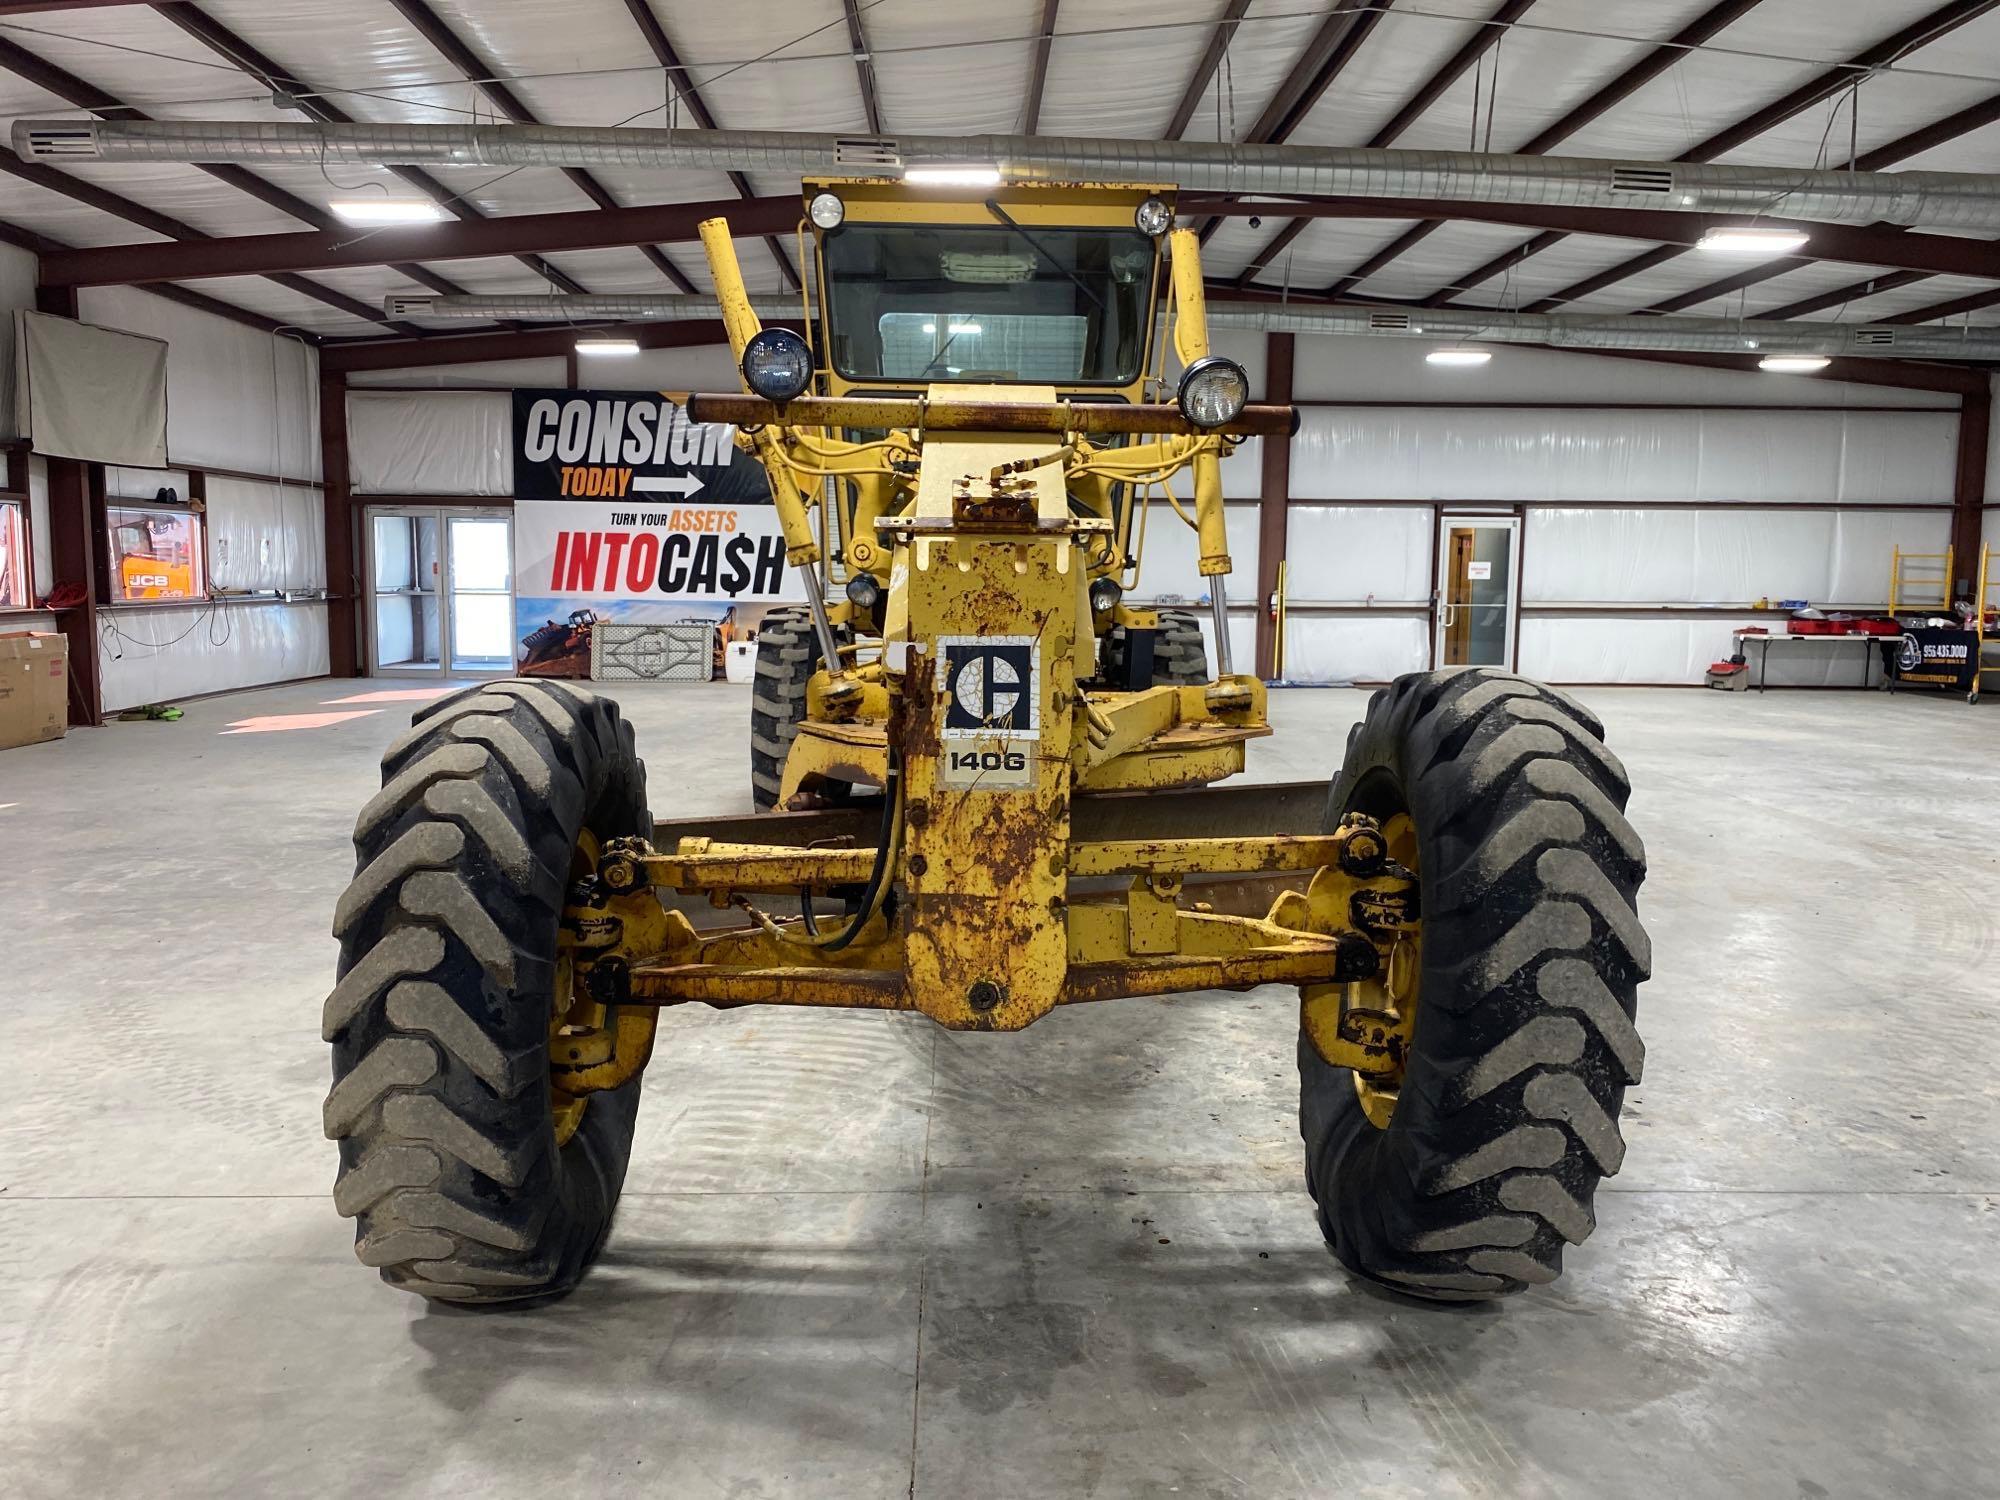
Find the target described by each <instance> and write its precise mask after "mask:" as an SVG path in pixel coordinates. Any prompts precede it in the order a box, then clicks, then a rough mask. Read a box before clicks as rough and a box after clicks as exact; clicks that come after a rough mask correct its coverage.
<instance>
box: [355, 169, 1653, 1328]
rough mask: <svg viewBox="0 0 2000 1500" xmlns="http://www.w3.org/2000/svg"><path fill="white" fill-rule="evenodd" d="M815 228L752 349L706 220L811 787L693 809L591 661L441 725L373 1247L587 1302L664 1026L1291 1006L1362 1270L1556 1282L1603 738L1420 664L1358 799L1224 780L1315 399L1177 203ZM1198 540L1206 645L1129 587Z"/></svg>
mask: <svg viewBox="0 0 2000 1500" xmlns="http://www.w3.org/2000/svg"><path fill="white" fill-rule="evenodd" d="M804 208H805V216H804V220H803V222H802V226H801V233H802V236H803V235H806V234H809V235H810V237H811V246H810V248H811V251H812V254H811V255H810V256H809V260H810V261H811V262H812V264H813V266H814V267H815V268H816V269H815V274H814V275H813V277H812V278H811V279H812V281H813V284H814V286H813V290H814V294H815V298H816V300H815V301H814V302H813V303H811V304H808V305H806V306H804V307H802V309H801V311H802V318H801V322H802V324H803V326H804V327H806V328H807V329H808V330H809V332H808V333H807V334H803V335H802V334H801V333H799V332H796V331H794V330H791V329H785V328H778V327H772V328H765V327H762V326H761V325H760V323H759V320H758V318H757V316H756V314H755V313H754V312H753V311H752V307H751V303H750V299H749V297H748V296H747V294H746V292H745V290H744V285H743V279H742V276H741V273H740V271H739V269H738V266H737V261H736V256H735V252H734V249H733V246H732V244H731V241H730V236H729V233H728V229H727V226H726V224H724V223H723V221H721V220H714V221H710V222H709V223H707V224H705V225H703V227H702V239H703V243H704V247H705V249H706V251H707V255H708V261H709V268H710V271H711V273H712V276H713V279H714V282H715V286H716V291H717V296H718V300H719V302H720V305H721V311H722V316H723V321H724V324H725V326H726V328H727V331H728V337H729V340H730V343H731V346H732V348H733V350H734V352H735V355H736V357H737V360H738V363H739V367H740V369H741V370H742V372H743V376H744V384H745V388H746V389H745V392H744V393H743V394H735V395H728V394H716V395H696V396H693V397H691V398H690V400H689V408H690V415H691V416H692V417H693V419H694V420H696V421H701V422H723V423H729V424H733V425H734V426H735V428H736V429H737V439H736V440H737V442H738V443H739V445H740V446H742V447H743V448H744V449H745V450H746V451H747V452H749V453H751V454H754V455H755V457H756V458H757V459H758V460H759V461H760V462H761V463H762V465H763V467H764V470H765V472H766V474H767V475H768V477H769V480H770V488H771V497H772V503H773V504H774V505H775V506H776V508H777V513H778V517H779V520H780V522H781V524H782V527H783V531H784V537H785V542H786V547H787V555H788V561H789V563H790V566H791V568H792V569H793V570H794V572H795V576H796V577H797V578H798V579H799V580H800V582H801V583H802V585H803V588H804V593H805V596H806V597H805V607H804V609H803V611H801V612H799V613H797V614H795V615H791V616H780V617H779V618H778V619H777V620H776V621H775V622H767V625H766V627H765V629H764V630H763V632H762V633H761V634H760V639H759V644H760V647H761V648H765V649H761V650H760V653H759V663H758V688H757V697H756V706H755V710H754V713H753V724H752V749H753V764H752V770H753V776H754V777H755V778H756V780H757V787H758V790H759V793H760V796H759V799H758V800H759V801H760V802H765V803H769V804H774V805H775V807H776V810H775V811H771V812H766V813H761V814H752V815H747V816H739V817H717V818H695V819H682V818H676V817H674V816H673V814H674V809H673V808H672V807H671V806H668V807H665V808H655V809H653V811H654V812H660V813H664V814H666V817H665V818H664V819H663V820H662V821H659V822H657V823H656V822H655V821H653V818H652V815H651V813H650V812H649V810H648V807H647V803H646V800H645V784H644V772H643V767H642V766H641V764H640V762H639V760H638V758H637V756H636V754H635V753H634V747H633V741H632V735H631V730H630V728H629V727H628V726H627V725H625V724H624V723H623V722H622V720H621V718H620V716H619V713H618V710H617V708H616V706H615V705H614V704H612V703H611V702H609V701H608V700H605V699H601V698H597V697H595V696H593V695H590V694H588V693H587V692H585V691H583V690H582V689H580V688H573V687H571V686H569V685H568V684H562V683H556V682H546V681H543V682H503V683H495V684H491V685H488V686H483V687H478V688H473V689H469V690H467V691H466V692H465V693H462V694H459V695H457V696H455V697H452V698H447V699H445V700H442V701H441V702H439V703H438V704H435V705H433V706H431V707H429V708H426V709H425V710H423V711H421V712H420V713H419V714H418V715H417V718H416V721H415V724H414V727H413V728H412V730H411V732H410V733H409V734H408V735H406V736H405V737H404V738H403V739H402V740H401V741H399V742H398V743H397V744H396V745H395V746H392V747H391V749H390V751H389V753H388V755H387V756H386V757H385V759H384V762H383V789H382V791H381V793H380V794H379V795H378V796H377V797H376V798H375V799H374V801H372V802H371V803H370V804H369V805H368V807H367V808H365V809H364V810H363V812H362V814H361V817H360V820H359V823H358V825H357V828H356V834H355V838H356V845H357V849H358V851H359V856H360V858H359V865H358V872H357V875H356V878H355V881H354V883H353V885H352V886H351V887H350V888H349V890H348V892H347V894H346V896H345V897H344V898H343V900H342V902H341V904H340V908H339V911H338V913H337V916H336V922H335V930H336V935H337V936H338V937H339V938H340V939H341V943H342V959H341V970H340V975H341V977H340V979H339V982H338V984H337V985H336V987H335V989H334V991H333V993H332V995H331V996H330V997H329V999H328V1001H327V1006H326V1014H325V1033H326V1036H327V1039H328V1040H329V1041H330V1042H331V1043H332V1044H333V1051H334V1064H335V1068H334V1071H335V1080H336V1081H335V1084H334V1088H333V1091H332V1093H331V1094H330V1096H329V1098H328V1100H327V1107H326V1128H327V1132H328V1134H329V1135H330V1136H332V1137H334V1138H335V1139H337V1140H338V1141H339V1142H340V1146H341V1163H342V1164H341V1173H340V1177H339V1181H338V1184H337V1186H336V1189H335V1199H336V1203H337V1205H338V1206H339V1208H340V1209H341V1211H342V1212H343V1213H347V1214H350V1215H353V1216H355V1217H357V1219H358V1220H359V1224H358V1229H357V1248H358V1253H359V1255H360V1257H361V1259H362V1260H363V1261H364V1262H367V1263H368V1264H371V1265H376V1266H379V1267H381V1268H382V1272H383V1275H384V1276H385V1277H386V1278H387V1279H389V1280H390V1281H391V1282H393V1283H395V1284H397V1285H400V1286H404V1287H407V1288H409V1289H411V1290H414V1291H417V1292H420V1293H423V1294H425V1295H427V1296H431V1297H436V1298H440V1299H443V1300H447V1301H463V1302H491V1301H506V1300H525V1299H533V1298H537V1297H541V1296H545V1295H549V1294H552V1293H558V1292H561V1291H563V1290H565V1289H567V1288H568V1287H569V1286H570V1285H572V1284H574V1282H575V1281H576V1280H577V1278H578V1277H580V1276H581V1275H582V1273H583V1271H584V1269H585V1267H586V1266H587V1265H588V1263H589V1261H590V1260H591V1258H592V1257H593V1256H594V1254H595V1253H596V1250H597V1248H598V1246H599V1245H600V1243H601V1242H602V1239H603V1237H604V1235H605V1233H606V1232H607V1230H608V1226H609V1222H610V1215H611V1211H612V1207H613V1204H614V1203H615V1200H616V1198H617V1194H618V1190H619V1185H620V1183H621V1182H622V1180H623V1175H624V1170H625V1164H626V1158H627V1154H628V1153H629V1150H630V1146H631V1141H632V1131H633V1119H634V1112H635V1110H636V1109H637V1106H638V1099H639V1090H640V1084H641V1079H642V1072H643V1069H644V1067H645V1065H646V1062H647V1059H648V1058H649V1056H650V1055H651V1051H652V1048H653V1045H654V1038H655V1023H656V1021H657V1018H658V1014H659V1011H660V1009H661V1008H662V1007H664V1006H673V1005H686V1004H706V1005H711V1006H719V1007H733V1006H741V1005H794V1006H840V1007H860V1008H872V1009H882V1010H914V1011H920V1012H922V1013H924V1014H925V1015H927V1016H929V1017H931V1018H932V1019H933V1020H935V1021H937V1022H938V1023H940V1024H942V1025H945V1026H949V1027H953V1028H959V1029H976V1030H987V1031H1012V1030H1018V1029H1020V1028H1022V1027H1025V1026H1027V1025H1029V1024H1031V1023H1033V1022H1036V1021H1038V1020H1041V1019H1042V1018H1044V1017H1046V1016H1048V1014H1049V1012H1050V1011H1052V1010H1054V1009H1056V1008H1058V1007H1061V1006H1067V1005H1075V1004H1081V1003H1085V1002H1096V1001H1112V1000H1125V1001H1126V1002H1127V1005H1126V1007H1125V1010H1124V1013H1125V1015H1126V1016H1127V1017H1128V1018H1129V1020H1130V1023H1131V1024H1132V1025H1134V1026H1144V1025H1146V1024H1147V1017H1148V1007H1147V1004H1146V1003H1145V1002H1144V1001H1142V1000H1140V999H1139V998H1138V997H1148V996H1163V995H1170V994H1181V993H1187V992H1201V993H1210V994H1217V995H1219V998H1217V999H1215V1001H1214V1003H1219V1004H1228V1003H1230V1001H1229V999H1228V998H1227V997H1228V996H1229V995H1231V994H1241V993H1244V992H1246V991H1249V990H1251V989H1253V988H1255V987H1257V986H1261V985H1272V984H1276V985H1284V986H1288V987H1293V988H1295V989H1296V990H1297V993H1298V995H1299V997H1300V1026H1299V1040H1298V1057H1299V1068H1300V1078H1301V1107H1300V1127H1301V1133H1302V1135H1303V1137H1304V1142H1305V1157H1306V1182H1307V1187H1308V1190H1309V1191H1310V1193H1311V1195H1312V1197H1313V1198H1314V1200H1315V1202H1316V1204H1317V1206H1318V1210H1319V1221H1320V1225H1321V1228H1322V1230H1323V1232H1324V1233H1325V1235H1326V1237H1327V1240H1328V1242H1329V1244H1330V1245H1331V1247H1332V1248H1333V1250H1334V1252H1335V1253H1336V1254H1337V1255H1338V1256H1339V1258H1340V1259H1341V1260H1342V1261H1343V1262H1344V1263H1345V1264H1346V1265H1347V1266H1348V1267H1350V1268H1351V1269H1352V1270H1354V1271H1355V1272H1357V1273H1358V1274H1360V1275H1362V1276H1365V1277H1368V1278H1370V1279H1372V1280H1375V1281H1377V1282H1379V1283H1381V1284H1383V1285H1386V1286H1389V1287H1393V1288H1395V1289H1397V1290H1400V1291H1403V1292H1406V1293H1410V1294H1413V1295H1418V1296H1425V1297H1431V1298H1438V1299H1476V1298H1481V1297H1489V1296H1493V1295H1497V1294H1502V1293H1507V1292H1512V1291H1517V1290H1519V1289H1521V1288H1522V1287H1523V1286H1525V1285H1527V1284H1529V1283H1532V1282H1537V1281H1546V1280H1549V1279H1551V1278H1552V1277H1553V1276H1554V1275H1555V1274H1556V1272H1557V1270H1558V1268H1559V1266H1560V1260H1561V1252H1562V1248H1563V1246H1564V1245H1565V1244H1573V1243H1575V1242H1577V1241H1579V1240H1581V1239H1582V1238H1583V1237H1584V1236H1585V1235H1586V1234H1587V1233H1588V1232H1589V1231H1590V1228H1591V1226H1592V1219H1591V1209H1590V1203H1591V1196H1592V1192H1593V1190H1594V1188H1595V1186H1596V1183H1597V1181H1598V1179H1599V1177H1600V1176H1602V1175H1604V1174H1606V1173H1609V1172H1612V1171H1615V1170H1616V1169H1617V1167H1618V1165H1619V1160H1620V1157H1621V1154H1622V1146H1621V1145H1620V1142H1619V1136H1618V1130H1617V1124H1616V1120H1617V1115H1618V1108H1619V1101H1620V1097H1621V1094H1622V1090H1623V1088H1624V1086H1625V1085H1626V1084H1627V1083H1628V1082H1632V1081H1636V1079H1637V1077H1638V1071H1639V1065H1640V1060H1641V1056H1642V1049H1641V1047H1640V1044H1639V1040H1638V1036H1637V1033H1636V1032H1635V1031H1634V1029H1633V1025H1632V1012H1633V1005H1634V998H1635V989H1636V986H1637V984H1638V982H1639V981H1640V980H1641V979H1642V978H1643V977H1644V976H1645V972H1646V968H1647V963H1648V955H1647V948H1646V938H1645V934H1644V932H1643V931H1642V930H1641V929H1640V927H1639V925H1638V921H1637V918H1636V915H1635V912H1634V906H1633V902H1634V898H1635V894H1636V891H1637V887H1638V884H1639V881H1640V879H1641V878H1642V875H1643V865H1644V856H1643V851H1642V848H1641V846H1640V843H1639V841H1638V838H1637V836H1636V835H1635V834H1634V833H1633V832H1632V830H1631V828H1630V827H1629V825H1628V824H1627V823H1626V821H1625V819H1624V815H1623V807H1624V803H1625V799H1626V794H1627V786H1626V781H1625V777H1624V772H1623V770H1622V768H1621V767H1620V766H1619V763H1618V761H1617V760H1616V758H1615V757H1613V756H1612V755H1611V753H1610V752H1609V751H1608V750H1607V749H1605V748H1604V746H1603V743H1602V738H1601V736H1602V726H1601V725H1600V723H1599V722H1598V721H1597V719H1596V718H1595V717H1593V716H1592V715H1591V714H1590V713H1589V712H1588V711H1587V710H1585V709H1583V708H1582V707H1580V706H1579V705H1577V704H1575V703H1574V702H1572V701H1571V700H1569V699H1568V698H1566V697H1565V696H1563V695H1562V694H1559V693H1556V692H1554V691H1553V690H1551V689H1548V688H1545V687H1542V686H1540V685H1538V684H1535V683H1532V682H1529V681H1527V680H1525V679H1521V678H1518V677H1513V676H1508V675H1505V674H1500V673H1495V672H1490V671H1484V670H1475V671H1467V672H1442V673H1430V674H1419V675H1415V676H1410V677H1405V678H1402V679H1399V680H1398V681H1397V682H1396V683H1394V684H1393V685H1392V686H1390V687H1389V688H1387V689H1385V690H1383V691H1382V692H1379V693H1377V694H1376V695H1375V697H1374V699H1373V701H1372V702H1371V703H1370V705H1369V708H1368V711H1367V716H1366V718H1365V720H1364V722H1362V723H1361V724H1359V725H1357V726H1356V727H1355V728H1354V730H1353V732H1352V734H1351V736H1350V738H1349V742H1348V747H1347V754H1346V757H1345V760H1344V762H1343V763H1342V764H1341V765H1339V766H1329V777H1328V778H1327V779H1321V780H1315V781H1309V782H1304V783H1282V784H1249V785H1242V784H1233V785H1232V784H1223V783H1226V782H1227V780H1228V778H1230V777H1232V776H1234V775H1235V774H1236V773H1237V772H1240V771H1242V770H1243V769H1244V768H1245V764H1246V756H1247V752H1248V747H1249V746H1250V744H1251V743H1252V742H1253V741H1255V740H1257V739H1259V738H1261V737H1263V736H1264V735H1266V734H1268V733H1269V732H1270V727H1269V724H1268V723H1267V720H1266V697H1265V690H1264V685H1263V684H1262V683H1261V682H1259V681H1258V680H1257V679H1256V678H1255V677H1254V676H1250V675H1246V674H1243V673H1239V672H1237V671H1235V670H1234V669H1233V665H1232V662H1231V659H1230V652H1229V637H1228V631H1227V614H1226V610H1227V580H1228V578H1229V572H1230V557H1229V551H1228V544H1227V537H1226V533H1225V530H1224V524H1223V488H1222V480H1221V465H1222V462H1223V460H1224V459H1225V458H1226V457H1227V456H1228V454H1229V453H1230V452H1231V451H1232V450H1233V449H1234V448H1235V447H1236V446H1237V445H1238V444H1239V443H1241V442H1244V441H1246V440H1248V439H1250V438H1253V437H1263V438H1265V439H1267V440H1282V439H1283V438H1284V437H1285V436H1286V435H1287V434H1288V433H1290V431H1291V430H1292V428H1293V426H1294V423H1295V415H1294V413H1293V412H1292V411H1291V410H1289V409H1283V408H1270V407H1260V406H1257V405H1255V404H1253V403H1251V402H1249V400H1248V399H1247V398H1248V396H1249V394H1250V393H1249V391H1248V389H1247V381H1246V379H1245V377H1244V374H1243V372H1242V370H1241V369H1240V368H1239V367H1237V366H1236V365H1234V364H1232V363H1230V362H1229V361H1227V360H1223V359H1218V358H1216V357H1215V356H1214V354H1213V352H1212V351H1211V349H1210V347H1209V342H1208V336H1207V329H1206V324H1205V316H1204V305H1203V282H1202V276H1201V270H1200V254H1199V249H1198V245H1197V242H1196V239H1195V236H1194V235H1193V234H1192V233H1190V232H1188V231H1186V230H1184V229H1177V228H1174V227H1173V204H1172V193H1171V191H1170V190H1169V189H1167V188H1165V187H1162V186H1147V185H1137V186H1062V185H1051V184H1040V183H1035V184H1025V183H1017V184H1014V185H1012V186H1009V187H1007V188H1004V189H996V188H988V189H976V190H972V191H969V192H956V193H951V192H939V191H936V190H927V189H922V188H916V187H912V186H910V185H908V184H905V183H878V182H838V183H835V182H827V183H808V184H806V185H805V193H804ZM1183 523H1185V524H1186V525H1188V526H1189V527H1191V528H1192V529H1193V531H1194V532H1195V534H1196V552H1197V555H1198V558H1199V562H1198V567H1199V574H1200V577H1201V578H1202V580H1203V582H1204V584H1205V585H1206V588H1207V592H1208V594H1209V597H1210V603H1211V608H1212V611H1213V615H1212V625H1213V640H1214V661H1213V667H1212V670H1211V668H1210V666H1209V665H1208V664H1207V663H1206V662H1201V663H1200V664H1199V665H1198V666H1194V663H1193V662H1192V661H1191V660H1190V658H1189V657H1188V656H1187V655H1186V654H1176V653H1173V652H1162V650H1161V644H1162V637H1163V636H1165V635H1166V634H1167V632H1166V630H1165V628H1164V624H1163V620H1162V618H1161V616H1160V615H1159V614H1158V613H1156V612H1154V611H1151V610H1147V609H1145V608H1142V607H1139V606H1138V605H1136V604H1134V603H1133V602H1131V601H1132V599H1133V597H1135V596H1136V594H1137V592H1138V581H1139V579H1140V578H1141V577H1142V576H1143V569H1142V564H1143V552H1144V547H1145V536H1146V532H1147V529H1148V527H1149V526H1151V525H1166V524H1172V525H1180V524H1183ZM1163 665H1167V666H1170V667H1172V668H1173V669H1174V670H1172V671H1169V672H1165V673H1163V672H1162V670H1161V669H1162V666H1163ZM1191 666H1193V670H1190V667H1191ZM1051 1024H1060V1021H1059V1020H1057V1021H1055V1022H1052V1023H1051Z"/></svg>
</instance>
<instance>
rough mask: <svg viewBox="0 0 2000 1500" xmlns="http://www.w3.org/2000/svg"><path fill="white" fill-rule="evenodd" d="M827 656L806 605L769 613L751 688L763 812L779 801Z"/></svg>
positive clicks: (756, 797) (754, 770) (753, 779)
mask: <svg viewBox="0 0 2000 1500" xmlns="http://www.w3.org/2000/svg"><path fill="white" fill-rule="evenodd" d="M824 660H825V658H824V657H823V656H822V654H821V652H820V649H819V636H818V633H817V632H816V631H815V630H814V629H813V622H812V611H811V610H810V609H809V608H807V607H806V606H805V605H803V604H793V605H785V606H782V607H780V608H777V609H774V610H772V611H770V613H768V614H766V615H765V616H764V623H763V624H762V625H760V626H759V627H758V629H757V675H756V677H755V678H754V679H753V681H752V683H751V687H750V800H751V802H752V803H753V804H754V805H755V807H756V809H757V811H759V812H769V811H770V810H771V809H772V808H774V807H776V806H777V805H778V791H779V788H780V787H781V786H782V785H783V783H784V779H785V757H786V756H787V755H789V754H791V751H792V741H793V740H795V739H797V738H798V737H799V724H800V722H801V721H802V720H803V719H804V718H805V716H806V686H807V684H809V683H810V682H811V681H812V679H813V674H814V673H815V672H817V671H818V670H819V669H820V667H821V665H822V663H823V662H824Z"/></svg>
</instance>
